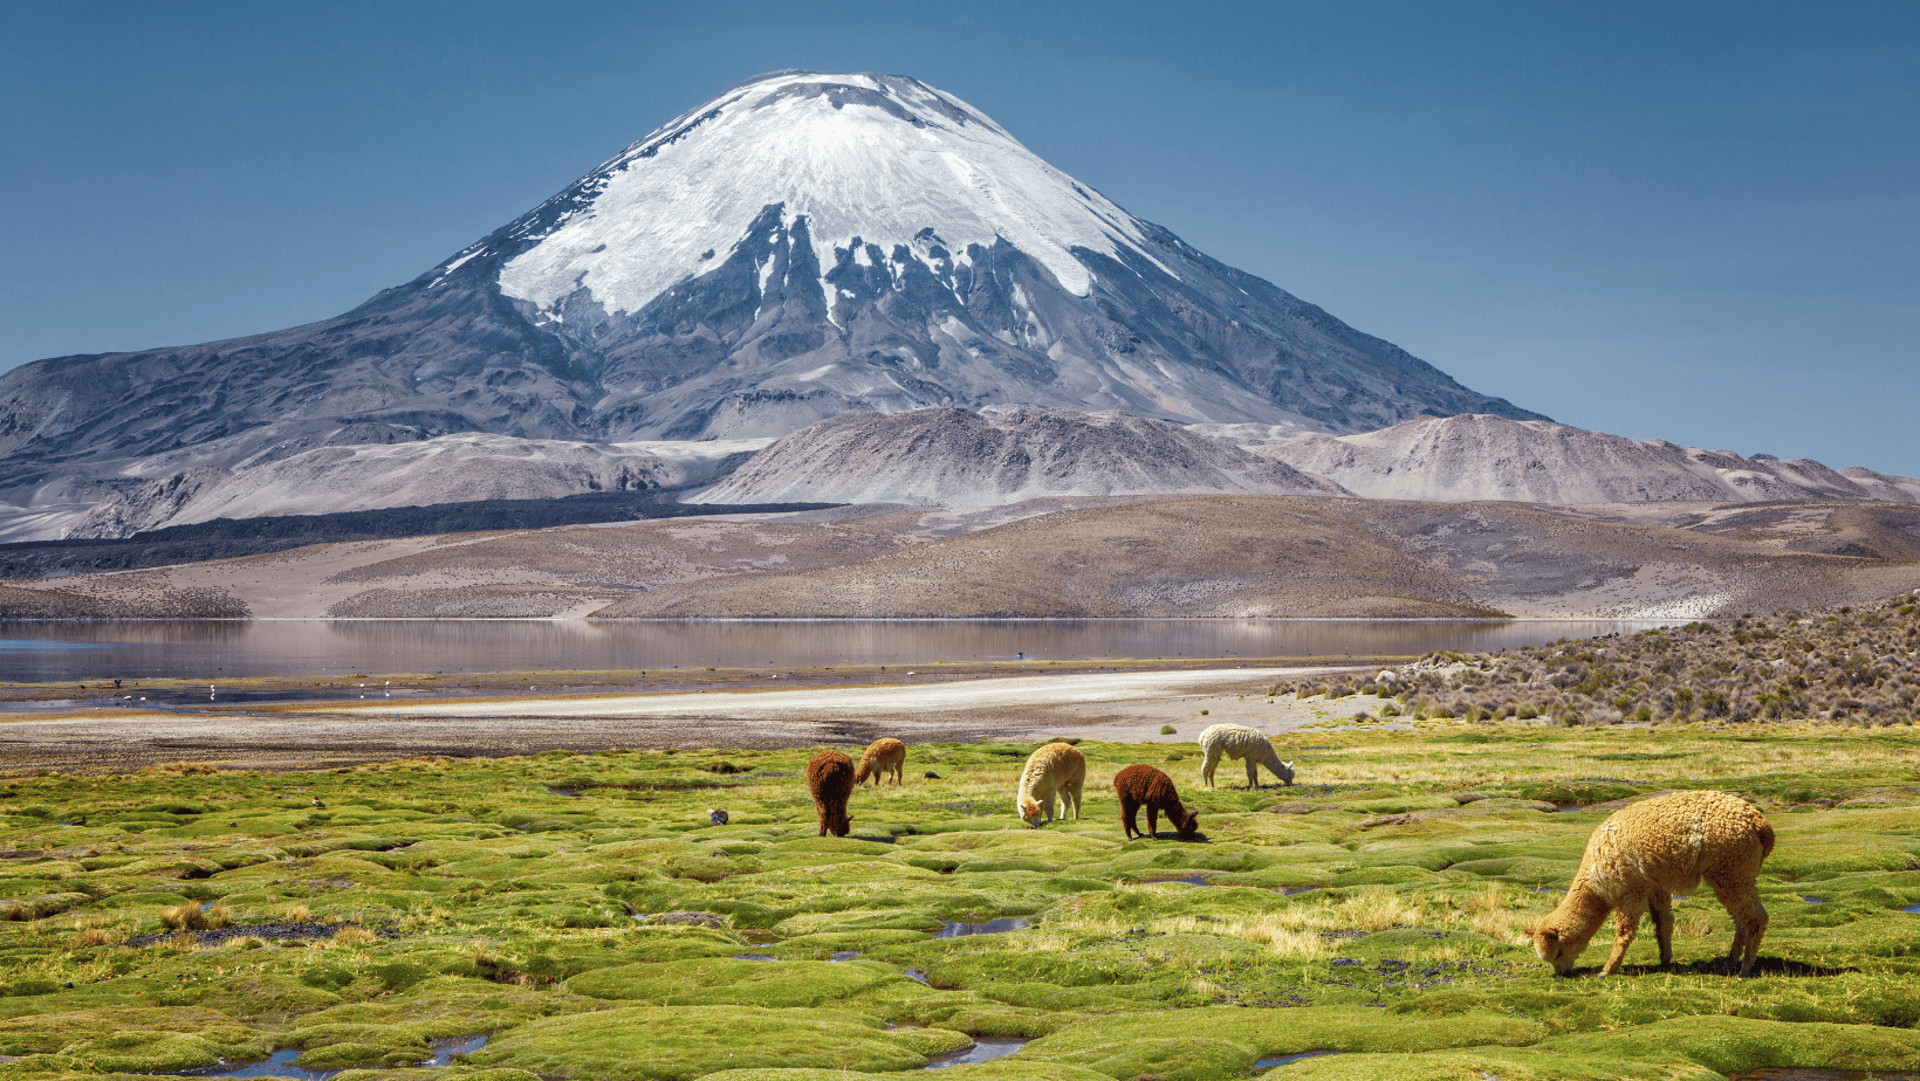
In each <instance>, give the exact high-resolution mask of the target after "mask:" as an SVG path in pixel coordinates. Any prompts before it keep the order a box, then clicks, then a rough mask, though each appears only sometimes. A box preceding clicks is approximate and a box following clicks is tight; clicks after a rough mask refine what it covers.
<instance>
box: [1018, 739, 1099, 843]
mask: <svg viewBox="0 0 1920 1081" xmlns="http://www.w3.org/2000/svg"><path fill="white" fill-rule="evenodd" d="M1086 782H1087V759H1086V756H1085V755H1083V754H1081V753H1080V752H1079V751H1078V750H1077V749H1075V748H1074V746H1073V744H1071V743H1042V744H1041V745H1040V749H1039V750H1037V751H1035V752H1033V753H1032V754H1031V755H1029V756H1027V765H1026V768H1025V769H1022V770H1021V771H1020V790H1019V791H1018V792H1016V793H1014V797H1013V803H1014V806H1015V807H1016V808H1017V809H1018V810H1019V811H1020V818H1021V820H1022V821H1024V822H1025V823H1026V824H1027V825H1029V826H1038V825H1040V820H1041V815H1042V814H1044V815H1045V816H1046V820H1047V821H1048V822H1051V821H1053V802H1054V799H1055V798H1056V797H1057V798H1058V799H1059V801H1060V819H1061V821H1063V822H1064V821H1066V817H1067V803H1068V802H1069V801H1071V802H1072V803H1073V817H1075V818H1079V817H1080V789H1081V788H1082V787H1083V786H1085V784H1086Z"/></svg>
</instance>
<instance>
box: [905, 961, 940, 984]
mask: <svg viewBox="0 0 1920 1081" xmlns="http://www.w3.org/2000/svg"><path fill="white" fill-rule="evenodd" d="M901 975H902V976H905V977H906V978H907V979H909V980H912V981H913V982H915V983H918V984H923V985H925V986H927V987H932V986H933V984H931V983H928V982H927V970H926V969H924V968H921V967H920V966H919V965H915V966H913V967H912V968H910V969H907V970H906V971H905V972H902V973H901Z"/></svg>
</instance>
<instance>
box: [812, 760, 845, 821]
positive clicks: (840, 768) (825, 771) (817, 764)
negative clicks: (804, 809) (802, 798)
mask: <svg viewBox="0 0 1920 1081" xmlns="http://www.w3.org/2000/svg"><path fill="white" fill-rule="evenodd" d="M807 791H809V792H811V793H813V805H814V806H815V807H817V808H819V809H820V836H822V837H825V836H826V835H827V834H829V833H831V834H833V835H834V836H835V837H845V836H846V835H847V831H848V830H850V829H852V828H853V823H852V822H850V821H848V820H847V798H848V797H849V796H852V795H853V759H851V758H849V757H847V755H846V752H844V751H821V752H820V753H819V754H816V755H814V756H813V757H812V758H811V759H808V760H807Z"/></svg>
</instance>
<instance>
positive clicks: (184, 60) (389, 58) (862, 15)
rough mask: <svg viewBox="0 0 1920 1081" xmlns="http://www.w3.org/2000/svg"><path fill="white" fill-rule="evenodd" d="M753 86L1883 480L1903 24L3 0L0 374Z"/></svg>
mask: <svg viewBox="0 0 1920 1081" xmlns="http://www.w3.org/2000/svg"><path fill="white" fill-rule="evenodd" d="M788 67H801V68H814V69H817V70H822V71H882V72H892V73H899V74H906V75H912V76H916V77H918V78H921V79H924V80H926V81H927V82H930V83H933V84H934V85H936V86H939V87H941V88H943V89H945V90H948V91H950V92H952V93H954V94H957V95H958V96H960V97H961V98H963V99H965V100H967V101H969V102H970V103H972V104H973V105H975V106H977V107H978V108H981V109H983V110H985V111H986V112H987V113H988V114H989V115H991V116H993V117H994V118H995V119H997V120H998V121H1000V123H1001V124H1002V125H1004V126H1005V127H1006V128H1007V129H1008V130H1010V131H1012V132H1013V133H1014V135H1015V136H1017V137H1018V138H1020V139H1021V140H1022V141H1023V142H1025V143H1026V144H1027V145H1028V146H1029V147H1030V148H1032V149H1033V150H1034V151H1036V152H1037V153H1039V154H1040V155H1041V156H1043V157H1045V158H1047V159H1049V160H1050V161H1052V162H1053V163H1054V164H1055V165H1057V166H1059V167H1060V168H1062V169H1065V170H1066V171H1067V172H1069V173H1071V174H1073V175H1074V176H1076V177H1078V178H1079V179H1081V180H1082V181H1084V182H1086V183H1090V184H1092V185H1094V186H1096V187H1098V188H1099V189H1101V190H1102V191H1103V192H1105V193H1106V194H1107V195H1108V196H1110V197H1111V198H1113V199H1114V200H1116V201H1117V202H1119V203H1120V204H1121V205H1123V206H1125V207H1126V208H1127V209H1129V210H1131V211H1133V212H1134V213H1135V214H1137V215H1139V216H1141V217H1143V218H1146V219H1148V220H1151V221H1155V222H1158V223H1160V224H1162V225H1165V226H1167V227H1168V228H1170V229H1172V230H1173V231H1175V232H1176V233H1179V234H1180V235H1181V236H1183V237H1185V238H1186V239H1187V240H1188V241H1189V242H1191V243H1193V244H1194V245H1195V246H1197V247H1199V248H1200V249H1201V250H1203V251H1206V252H1208V253H1210V254H1212V255H1214V256H1215V257H1217V258H1220V259H1222V260H1224V261H1225V262H1227V263H1230V264H1233V265H1235V266H1238V267H1241V268H1243V269H1245V270H1248V271H1251V272H1253V273H1256V274H1259V275H1261V276H1262V277H1265V278H1268V279H1269V280H1271V281H1273V282H1274V283H1275V284H1277V285H1279V286H1280V287H1282V288H1284V289H1286V290H1288V291H1290V292H1292V293H1294V294H1295V295H1297V296H1300V297H1303V298H1305V299H1307V300H1310V301H1313V302H1315V303H1318V304H1320V305H1321V306H1323V307H1325V308H1326V309H1327V310H1329V311H1331V312H1332V313H1333V314H1335V315H1337V316H1339V317H1340V318H1342V319H1344V320H1346V321H1347V322H1349V323H1351V324H1353V325H1354V326H1356V327H1359V328H1360V329H1362V330H1365V331H1368V332H1370V333H1373V334H1377V335H1380V336H1381V337H1384V338H1387V339H1389V340H1391V341H1394V342H1396V343H1398V344H1400V345H1402V346H1404V347H1406V348H1407V349H1409V350H1411V351H1412V352H1413V353H1415V354H1416V355H1418V356H1420V357H1422V358H1424V359H1426V360H1428V361H1431V362H1432V363H1433V364H1435V365H1436V366H1438V367H1439V368H1441V369H1442V370H1444V371H1446V372H1448V373H1450V374H1452V375H1454V376H1455V377H1456V378H1458V379H1460V380H1461V381H1462V382H1464V383H1466V384H1467V385H1469V386H1471V387H1474V388H1475V389H1477V390H1481V391H1484V392H1487V393H1490V394H1498V395H1501V396H1503V397H1506V398H1509V399H1511V400H1512V401H1514V402H1515V403H1517V404H1519V405H1522V406H1525V407H1527V408H1530V409H1535V410H1538V411H1540V412H1543V413H1546V414H1548V415H1550V416H1552V417H1554V418H1555V419H1557V420H1560V421H1562V422H1564V423H1568V424H1575V425H1579V426H1581V427H1584V428H1592V429H1596V430H1600V431H1607V432H1614V433H1618V434H1621V435H1628V436H1633V437H1636V438H1643V439H1644V438H1664V439H1671V440H1673V441H1675V442H1680V443H1689V444H1694V445H1699V446H1706V447H1711V448H1727V449H1732V450H1737V451H1739V452H1741V453H1743V454H1751V453H1754V452H1758V451H1764V452H1767V453H1771V454H1775V455H1778V456H1780V457H1783V458H1791V457H1802V456H1806V457H1814V458H1818V459H1820V460H1822V461H1824V462H1826V463H1827V464H1829V465H1832V466H1835V467H1840V466H1846V465H1866V466H1869V467H1872V468H1875V469H1880V470H1883V471H1886V472H1893V473H1903V474H1906V475H1909V476H1913V475H1920V346H1917V345H1916V342H1920V3H1914V2H1899V3H1873V2H1866V0H1853V2H1847V3H1838V4H1836V3H1792V4H1780V3H1766V2H1758V0H1743V2H1738V3H1676V2H1671V0H1668V2H1660V3H1638V2H1628V3H1610V4H1571V3H1540V2H1525V3H1474V2H1463V3H1445V2H1440V0H1421V2H1415V3H1365V2H1353V3H1284V2H1282V3H1246V4H1239V3H1207V2H1204V0H1186V2H1178V3H1173V2H1160V3H1126V2H1113V0H1107V2H1097V3H1078V2H1060V3H1038V4H1035V3H1029V2H1024V0H1020V2H1002V0H969V2H967V3H964V4H952V3H942V4H916V3H904V2H894V3H851V4H795V3H790V2H779V3H768V2H759V0H744V2H732V3H724V4H688V3H684V2H676V3H672V4H646V3H617V4H616V3H567V2H564V0H554V2H547V3H540V4H531V3H528V4H520V3H488V2H463V3H439V2H431V0H403V2H391V0H381V2H377V3H307V4H294V3H261V2H257V0H247V2H236V3H213V2H194V0H169V2H167V3H158V4H156V3H150V2H144V0H143V2H140V3H109V2H87V0H59V2H40V0H0V102H4V104H0V146H4V148H5V151H4V155H5V162H6V165H5V167H4V168H0V196H4V205H5V206H6V208H7V209H8V211H9V213H8V221H7V225H6V227H5V231H4V234H3V235H4V237H5V239H4V241H0V253H3V255H4V257H0V328H4V329H0V370H4V369H6V368H9V367H12V366H13V365H15V364H19V363H22V362H24V361H28V360H34V359H38V358H41V357H47V356H56V355H61V354H67V353H87V352H104V351H112V350H126V349H139V348H146V347H152V346H163V345H180V344H188V343H193V342H201V341H208V340H213V339H218V338H224V337H233V336H236V335H241V334H248V333H254V332H258V331H265V330H273V329H278V328H280V327H284V326H291V325H294V324H298V323H305V322H311V321H313V320H316V319H322V318H325V317H328V316H331V315H335V314H338V313H340V312H342V311H345V310H346V309H348V308H350V307H352V306H353V305H355V304H357V303H359V302H360V301H362V300H364V299H365V298H366V297H368V296H370V295H371V294H373V293H374V292H375V291H377V290H379V289H381V288H384V287H386V286H390V285H395V284H398V283H400V282H403V281H406V280H408V279H410V278H412V277H413V276H414V275H416V274H418V273H420V272H421V271H423V270H425V269H427V268H429V267H431V266H433V265H434V264H435V263H436V262H438V261H439V260H440V259H442V258H444V257H446V256H448V255H450V254H452V253H453V252H454V251H456V250H458V249H459V248H461V247H462V246H464V245H466V244H467V243H469V242H471V241H472V240H474V239H477V238H478V237H480V236H482V235H484V234H485V233H487V232H489V231H491V230H492V229H494V228H495V227H497V226H499V225H501V224H503V223H505V222H506V221H508V220H510V219H511V218H513V217H515V216H516V215H518V214H520V213H521V212H523V211H525V210H528V209H530V208H531V207H533V206H534V205H535V204H537V203H538V202H540V201H541V200H542V199H545V198H546V197H547V196H549V195H551V194H553V193H554V192H555V191H557V190H559V189H560V188H561V187H563V186H565V185H566V184H567V183H568V182H570V181H571V180H573V179H574V178H575V177H577V176H579V175H580V174H582V173H584V172H586V171H587V170H588V169H590V168H592V167H593V166H595V165H597V164H598V163H600V162H601V161H602V160H604V159H606V158H608V157H610V156H612V155H613V154H614V153H615V152H617V151H618V150H619V149H621V148H622V147H623V146H625V145H626V144H627V143H629V142H632V141H633V140H635V139H638V138H639V137H640V136H641V135H643V134H645V133H646V132H647V131H648V130H650V129H651V128H653V127H654V126H655V125H657V124H659V123H661V122H663V121H665V120H667V119H669V118H670V117H672V116H674V115H675V114H677V113H679V112H681V111H682V110H684V109H686V108H688V107H690V106H692V105H694V104H696V103H698V102H699V101H701V100H704V99H705V98H707V97H710V96H712V95H714V94H716V93H719V92H720V91H722V90H724V89H726V88H727V87H729V86H731V85H733V84H735V83H737V82H739V81H741V80H743V79H745V78H748V77H750V76H752V75H755V74H758V73H760V72H763V71H768V70H773V69H776V68H788Z"/></svg>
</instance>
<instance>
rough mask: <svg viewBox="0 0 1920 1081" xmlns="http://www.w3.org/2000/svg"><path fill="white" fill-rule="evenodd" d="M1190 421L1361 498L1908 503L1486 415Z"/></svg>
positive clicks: (1897, 482) (1911, 489)
mask: <svg viewBox="0 0 1920 1081" xmlns="http://www.w3.org/2000/svg"><path fill="white" fill-rule="evenodd" d="M1195 430H1196V431H1198V432H1201V433H1204V434H1207V435H1211V436H1215V437H1217V438H1222V439H1227V440H1230V441H1232V442H1234V443H1236V444H1238V445H1240V446H1242V447H1245V448H1247V449H1249V450H1253V451H1255V452H1257V453H1260V454H1266V455H1270V456H1272V457H1274V458H1277V459H1278V460H1280V461H1283V462H1286V463H1287V464H1289V465H1292V466H1294V467H1295V468H1297V469H1300V470H1303V471H1306V472H1308V473H1314V474H1317V475H1319V476H1323V477H1326V478H1328V479H1329V480H1332V481H1334V482H1336V483H1338V484H1340V485H1341V486H1343V487H1345V488H1347V489H1348V490H1350V491H1352V492H1354V493H1355V494H1358V495H1362V496H1366V497H1368V498H1371V499H1419V500H1435V501H1441V502H1465V501H1469V500H1477V499H1499V500H1514V501H1519V502H1528V503H1558V504H1565V505H1579V504H1595V503H1646V502H1671V501H1676V500H1695V501H1703V502H1739V503H1755V502H1765V501H1770V500H1795V499H1885V500H1892V501H1895V502H1920V481H1915V480H1912V479H1910V478H1904V477H1891V476H1886V475H1883V474H1878V473H1873V472H1871V471H1870V470H1865V469H1850V470H1845V471H1835V470H1833V469H1829V468H1828V467H1826V466H1824V465H1822V464H1820V463H1819V462H1816V461H1811V460H1806V459H1802V460H1797V461H1781V460H1780V459H1777V458H1772V457H1769V456H1766V455H1756V456H1754V457H1752V458H1742V457H1741V456H1739V455H1737V454H1734V453H1732V452H1731V451H1713V450H1701V449H1698V448H1696V447H1683V446H1679V445H1677V444H1674V443H1669V442H1667V441H1665V440H1658V439H1656V440H1650V441H1642V440H1637V439H1627V438H1625V437H1622V436H1617V435H1607V434H1604V433H1601V432H1589V431H1585V430H1583V429H1580V428H1570V427H1568V426H1566V425H1564V424H1554V423H1551V422H1549V421H1538V420H1513V419H1510V418H1507V417H1497V416H1488V415H1463V416H1454V417H1419V418H1416V419H1413V420H1409V421H1406V422H1404V423H1401V424H1396V425H1394V426H1392V427H1389V428H1384V429H1381V430H1380V431H1375V432H1363V433H1359V434H1355V435H1343V436H1327V435H1319V434H1313V433H1302V432H1299V431H1297V430H1294V429H1288V428H1279V429H1274V428H1266V427H1263V426H1260V425H1244V424H1243V425H1196V426H1195Z"/></svg>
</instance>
